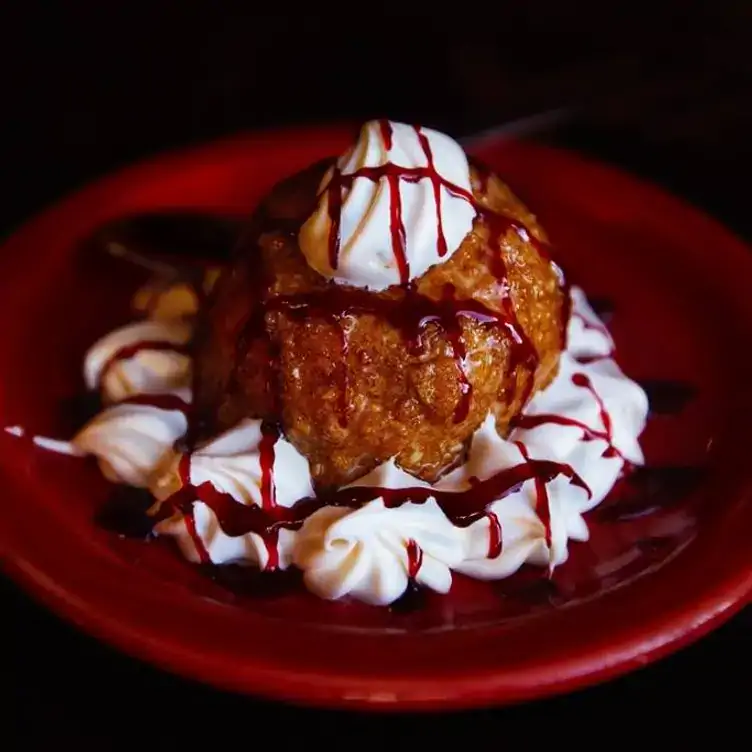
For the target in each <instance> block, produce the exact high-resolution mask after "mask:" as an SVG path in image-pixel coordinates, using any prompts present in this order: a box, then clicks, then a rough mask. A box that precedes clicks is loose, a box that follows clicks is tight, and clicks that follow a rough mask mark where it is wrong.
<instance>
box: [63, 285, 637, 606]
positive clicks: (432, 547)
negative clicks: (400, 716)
mask: <svg viewBox="0 0 752 752" xmlns="http://www.w3.org/2000/svg"><path fill="white" fill-rule="evenodd" d="M153 310H155V311H157V310H159V311H160V314H159V316H157V318H156V319H153V320H152V321H151V323H152V324H156V325H159V326H160V327H163V329H160V330H159V331H160V332H161V333H162V334H163V335H164V336H165V337H166V338H167V341H168V342H171V341H174V342H176V343H177V344H176V347H180V343H181V342H183V341H184V337H185V336H186V330H184V329H182V328H180V327H188V330H189V329H190V327H191V323H190V321H189V320H186V318H185V316H184V315H183V313H184V311H183V312H182V313H181V312H179V311H176V314H175V315H176V318H170V317H169V316H165V315H164V311H165V308H164V307H159V306H157V307H156V308H154V309H153ZM145 323H149V322H141V323H140V324H136V325H133V326H140V327H141V328H140V329H137V330H136V332H131V334H132V335H133V336H130V335H128V336H126V335H125V334H123V332H126V333H127V332H128V328H127V327H126V328H124V329H123V330H118V331H117V332H115V333H113V335H111V336H113V337H115V340H116V341H115V344H114V345H113V344H112V342H113V340H111V339H108V338H107V337H105V338H104V339H103V340H101V341H100V342H99V343H97V344H95V345H94V347H93V348H92V350H91V351H90V353H89V355H88V356H87V361H86V362H87V365H86V371H87V374H88V376H87V379H89V378H90V379H91V381H90V383H98V384H99V388H100V390H101V391H102V392H103V394H104V396H105V397H106V399H107V405H106V407H105V409H104V410H103V411H102V412H101V413H100V414H99V415H97V416H95V417H94V418H93V419H92V421H90V423H89V424H88V425H87V426H85V427H84V429H83V430H82V431H81V432H80V433H79V434H78V435H77V436H76V437H75V438H74V439H73V441H72V446H73V449H74V450H75V451H76V452H77V453H81V454H93V455H95V456H96V457H97V459H98V460H99V463H100V466H101V468H102V471H103V472H104V473H105V475H106V476H107V477H108V478H109V479H111V480H113V481H116V482H121V483H127V484H130V485H133V486H140V487H145V488H148V489H150V491H151V493H152V494H153V496H154V497H155V506H154V508H153V511H154V513H155V514H159V518H158V519H159V522H158V523H157V525H156V526H155V532H156V533H157V534H158V535H163V536H170V537H173V538H175V539H176V541H177V543H178V545H179V547H180V549H181V551H182V552H183V554H184V555H185V556H186V557H187V558H188V559H189V560H191V561H194V562H201V563H214V564H226V563H240V564H246V565H248V566H253V567H257V568H259V569H262V570H268V571H270V570H274V569H285V568H287V567H289V566H291V565H295V566H296V567H298V568H299V569H300V570H302V572H303V575H304V582H305V584H306V586H307V587H308V589H309V590H311V591H312V592H313V593H315V594H316V595H318V596H320V597H322V598H326V599H338V598H343V597H348V596H349V597H352V598H356V599H358V600H361V601H364V602H366V603H369V604H374V605H388V604H390V603H393V602H394V601H395V600H397V599H398V598H399V597H400V596H401V595H402V594H403V593H404V592H405V590H406V588H407V587H408V584H409V582H410V581H414V582H416V583H417V584H419V585H421V586H423V587H426V588H430V589H432V590H434V591H436V592H440V593H445V592H447V591H448V590H449V589H450V587H451V583H452V577H453V573H462V574H464V575H466V576H470V577H474V578H477V579H490V580H493V579H500V578H504V577H508V576H509V575H511V574H514V572H516V571H517V570H518V569H519V568H520V567H521V566H522V565H523V564H526V563H527V564H533V565H539V566H541V567H545V568H547V569H548V570H553V568H555V567H557V566H560V565H561V564H563V563H564V562H565V561H566V560H567V556H568V546H569V542H570V541H585V540H587V538H588V526H587V523H586V520H585V518H584V515H585V514H586V513H587V512H588V511H589V510H590V509H592V508H593V507H594V506H596V505H597V504H599V503H600V502H601V501H602V500H603V499H604V498H605V496H606V495H607V494H608V492H609V491H610V490H611V488H612V487H613V486H614V484H615V483H616V481H617V479H618V478H619V476H620V474H621V472H622V471H623V469H624V466H625V464H626V463H629V464H634V465H639V464H642V462H643V456H642V452H641V450H640V446H639V443H638V437H639V435H640V433H641V432H642V430H643V428H644V426H645V421H646V417H647V411H648V402H647V397H646V395H645V393H644V391H643V390H642V388H641V387H640V386H639V385H637V384H636V383H634V382H633V381H631V380H630V379H629V378H627V377H626V376H625V375H624V374H623V373H622V371H621V370H620V369H619V367H618V365H617V364H616V362H615V361H614V359H613V352H614V343H613V341H612V340H611V337H610V335H609V333H608V331H607V329H606V327H605V326H604V325H603V323H602V322H601V321H600V320H599V319H598V317H597V315H596V314H595V312H594V311H593V310H592V308H591V307H590V306H589V304H588V302H587V299H586V298H585V296H584V294H583V293H582V291H581V290H579V289H576V288H575V289H573V290H572V316H571V320H570V322H569V326H568V331H567V334H568V343H567V348H566V349H565V351H564V352H563V353H562V355H561V360H560V368H559V373H558V375H557V377H556V378H555V379H554V381H553V382H552V383H551V384H550V385H549V386H548V387H547V388H546V389H545V390H543V391H541V392H539V393H537V394H536V395H535V396H534V397H533V399H532V400H531V401H530V403H529V404H528V406H527V407H526V408H525V412H524V414H522V415H521V416H518V418H517V420H516V422H515V426H514V428H513V430H512V431H511V433H510V434H509V435H508V436H507V437H506V438H502V437H501V436H500V435H499V433H498V431H497V430H496V425H495V420H494V418H493V416H492V415H489V416H488V417H487V418H486V420H485V421H484V423H483V424H482V425H481V427H480V428H479V429H478V431H476V433H475V434H474V436H473V438H472V441H471V444H470V447H469V451H468V457H467V460H466V462H465V463H464V464H463V465H461V466H460V467H458V468H456V469H455V470H453V471H452V472H450V473H449V474H447V475H446V476H444V477H443V478H442V479H441V480H440V481H438V482H437V483H436V484H434V485H433V486H431V485H429V484H427V483H425V482H423V481H421V480H419V479H417V478H415V477H413V476H411V475H409V474H407V473H406V472H405V471H404V470H402V469H401V468H399V467H398V466H397V465H396V464H395V462H394V461H393V460H391V461H389V462H386V463H383V464H382V465H380V466H378V467H377V468H375V469H374V470H373V471H372V472H370V473H368V474H367V475H365V476H364V477H362V478H359V479H358V480H356V481H355V482H354V483H352V484H351V485H350V486H348V487H346V488H345V489H344V491H345V495H344V497H340V499H341V500H342V499H346V498H347V495H348V494H349V493H351V492H353V489H360V492H358V493H355V497H358V498H361V499H362V502H360V503H356V504H352V503H347V502H345V503H336V500H332V499H327V497H324V498H323V499H321V500H318V499H316V498H315V496H314V489H313V486H312V481H311V476H310V470H309V466H308V461H307V460H306V459H305V457H303V456H302V455H301V454H300V453H299V452H298V451H297V450H296V449H295V447H293V446H292V445H291V444H290V443H289V442H287V441H286V440H285V439H284V437H282V436H280V435H279V434H278V433H277V432H276V430H274V429H273V428H269V427H266V426H264V425H263V424H262V423H261V422H260V421H258V420H245V421H242V422H241V423H240V424H238V425H237V426H235V427H234V428H233V429H231V430H230V431H228V432H226V433H224V434H222V435H221V436H219V437H217V438H216V439H214V440H212V441H209V442H207V443H205V444H204V445H202V446H199V447H198V448H197V449H195V450H194V451H193V452H192V453H191V454H190V455H186V454H183V453H181V452H180V451H179V450H178V449H177V448H176V446H175V442H176V441H177V440H178V439H179V438H180V437H182V436H183V434H184V432H185V430H186V429H187V418H186V411H187V409H188V404H189V402H190V398H191V397H190V387H189V383H188V382H187V381H180V386H179V387H178V388H177V389H176V388H175V384H174V381H173V378H172V375H170V374H172V370H171V369H172V366H171V365H170V364H168V363H167V362H165V363H162V364H161V365H159V366H158V365H155V364H153V363H151V364H149V366H148V367H145V365H144V363H142V362H141V361H138V360H136V361H133V350H132V346H131V349H129V346H128V345H127V343H128V342H131V341H132V340H133V338H134V337H136V333H138V335H139V336H141V335H143V333H144V331H146V330H145V329H144V328H143V327H144V326H145ZM149 331H151V330H149ZM155 332H156V330H155ZM189 333H190V332H189V331H188V334H189ZM139 341H142V342H143V340H139ZM122 343H126V345H125V348H123V347H121V345H122ZM147 345H148V341H147ZM102 348H104V350H106V352H100V351H101V349H102ZM113 349H114V350H115V351H116V352H120V354H121V356H122V361H123V362H122V363H121V362H119V361H118V360H117V358H115V360H114V361H113V357H115V356H113V355H112V354H111V351H112V350H113ZM104 361H107V362H108V363H109V365H108V368H109V369H111V370H112V369H114V368H116V367H119V368H125V369H130V370H128V371H127V374H128V375H127V378H122V379H119V380H118V382H117V383H118V384H121V385H122V384H127V388H119V389H115V388H114V387H113V386H112V385H111V384H109V383H108V381H107V379H106V378H104V379H103V378H102V368H101V367H100V366H98V365H97V364H99V363H101V362H104ZM134 369H136V370H134ZM112 372H113V373H117V372H118V371H112ZM181 406H182V407H181ZM539 461H545V462H548V463H549V464H553V465H555V466H556V467H558V468H564V469H566V471H567V472H559V471H557V472H553V473H550V474H549V475H547V476H546V477H543V478H542V477H541V475H540V474H536V473H535V472H531V473H529V474H527V475H526V474H524V473H523V474H521V475H519V476H515V477H519V478H520V479H521V480H520V482H517V483H511V484H508V485H504V484H501V485H500V486H499V491H498V493H497V492H496V491H494V492H493V494H492V495H491V496H488V498H489V499H490V501H489V503H488V504H487V506H485V507H482V506H481V507H479V508H478V513H476V514H473V515H471V516H470V519H469V520H468V521H463V520H462V519H461V518H460V517H461V515H460V517H457V516H454V517H453V516H452V514H451V512H450V511H449V510H450V507H451V504H452V501H451V500H452V498H458V495H462V494H465V495H466V498H471V497H472V494H474V493H477V490H478V489H480V488H482V487H483V484H484V483H486V484H488V485H486V489H488V488H489V487H494V488H495V486H493V482H494V479H495V478H496V479H498V478H499V477H500V476H501V475H503V474H504V473H505V472H507V471H511V472H513V473H514V472H516V471H517V470H518V469H520V468H524V467H525V466H526V465H529V466H530V467H532V464H530V463H535V462H539ZM479 484H480V485H479ZM364 488H365V489H372V491H368V492H367V493H365V494H364V493H362V491H363V489H364ZM405 489H408V491H404V490H405ZM337 493H340V492H337ZM400 494H401V495H400ZM217 498H220V499H221V503H220V504H217V503H216V500H217ZM484 498H486V497H484ZM177 499H179V501H177ZM395 499H397V501H395ZM303 500H306V501H305V502H303ZM447 500H449V501H447ZM299 502H302V507H298V503H299ZM447 504H448V506H447ZM249 507H258V508H259V512H260V513H263V514H265V515H268V519H270V520H278V521H279V523H278V524H277V523H275V524H272V525H266V526H264V525H262V526H261V527H254V529H250V527H252V526H250V527H244V523H243V519H244V518H246V517H247V515H246V512H248V511H249V509H248V508H249ZM299 508H304V511H303V512H301V513H300V514H298V512H297V511H296V510H297V509H299ZM280 510H281V511H280Z"/></svg>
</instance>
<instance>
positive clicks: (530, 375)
mask: <svg viewBox="0 0 752 752" xmlns="http://www.w3.org/2000/svg"><path fill="white" fill-rule="evenodd" d="M330 165H331V161H328V162H326V163H320V164H317V165H314V166H313V167H311V168H309V169H308V170H305V171H304V172H302V173H299V174H297V175H295V176H293V177H292V178H289V179H288V180H286V181H284V182H282V183H281V184H279V185H278V186H277V187H276V188H275V189H274V190H273V191H272V192H271V194H270V195H269V196H268V197H267V199H266V200H265V201H264V202H263V204H262V205H261V207H260V208H259V209H258V211H257V212H256V214H255V215H254V217H253V219H252V221H251V222H250V224H249V227H248V228H247V231H246V233H245V235H244V238H243V239H242V241H241V242H240V243H239V245H238V247H237V249H236V253H235V258H234V262H233V265H232V266H231V267H230V268H228V269H227V270H226V272H225V273H224V274H223V276H221V277H220V279H219V281H218V283H217V286H216V287H215V289H214V291H213V294H212V296H211V298H210V300H209V301H208V302H207V304H206V305H205V307H204V309H203V310H202V313H201V318H200V322H199V328H198V333H197V339H196V343H195V344H196V368H195V374H196V377H195V378H196V381H195V387H194V389H195V397H194V401H195V414H194V421H195V426H194V430H195V438H196V439H198V440H200V439H202V438H208V437H210V436H213V435H216V433H217V432H219V431H222V430H225V429H228V428H230V427H232V426H233V425H235V424H236V423H237V422H238V421H240V420H242V419H243V418H261V419H264V420H268V421H272V422H275V423H278V424H279V425H280V426H281V428H282V430H283V431H284V434H285V435H286V437H287V439H288V440H289V441H290V442H291V443H292V444H293V445H294V446H295V447H296V448H297V449H298V450H299V451H300V452H301V453H302V454H303V455H305V456H306V457H307V458H308V460H309V462H310V467H311V473H312V475H313V477H314V480H315V482H316V484H317V486H318V487H320V488H321V487H336V486H339V485H343V484H346V483H349V482H351V481H353V480H355V479H357V478H358V477H359V476H362V475H363V474H365V473H367V472H369V471H370V470H372V469H373V468H374V467H376V466H377V465H379V464H380V463H382V462H385V461H387V460H388V459H389V458H391V457H394V458H395V461H396V463H397V464H398V465H399V466H400V467H401V468H402V469H404V470H405V471H406V472H408V473H411V474H412V475H414V476H415V477H416V478H420V479H422V480H424V481H428V482H434V481H436V480H437V479H438V478H439V477H440V476H441V475H442V474H443V473H445V472H446V471H447V470H449V469H451V468H453V467H456V466H457V465H458V464H459V463H460V462H462V460H463V459H464V457H465V454H466V450H467V446H468V444H469V441H470V439H471V437H472V435H473V433H474V432H475V430H476V429H477V428H478V427H479V426H480V424H481V423H482V422H483V420H484V419H485V417H486V416H487V415H488V413H489V411H492V412H493V413H494V415H495V416H496V421H497V427H498V430H499V432H500V433H501V434H502V435H504V434H505V433H506V432H507V431H508V430H509V425H510V421H511V420H512V419H513V418H514V417H515V416H516V415H517V414H518V413H519V412H520V410H521V409H522V407H523V406H524V404H525V403H526V402H527V401H528V400H529V399H530V398H531V397H532V395H533V394H535V392H537V391H538V390H540V389H542V388H543V387H545V386H546V385H547V384H548V383H549V382H550V381H551V380H552V379H553V377H554V376H555V374H556V371H557V367H558V360H559V353H560V350H561V345H562V339H563V337H562V331H563V329H564V327H565V325H566V319H567V317H568V306H567V304H566V301H567V300H568V295H567V293H566V292H565V291H564V290H563V289H562V283H561V279H560V273H559V272H558V270H557V268H556V267H555V266H554V265H552V264H551V263H550V261H549V260H548V258H547V257H546V255H545V253H544V252H542V249H543V246H544V245H545V243H546V238H545V235H544V233H543V230H542V229H541V228H540V227H539V226H538V223H537V221H536V219H535V217H534V216H533V215H532V214H531V213H530V212H529V211H528V210H527V209H526V208H525V207H524V206H523V205H522V204H521V203H520V202H519V201H518V200H517V199H516V198H515V197H514V195H513V194H512V193H511V191H510V190H509V188H507V186H506V185H505V184H504V183H502V182H501V180H500V179H499V178H497V177H496V176H494V175H493V174H490V173H487V172H486V171H485V170H483V169H481V168H479V167H478V166H476V165H474V166H472V167H471V182H472V188H473V196H474V198H475V200H476V202H477V204H478V206H479V212H478V216H477V217H476V219H475V221H474V225H473V229H472V231H471V232H470V233H468V234H467V236H466V237H465V239H464V241H463V242H462V244H461V246H460V247H459V248H458V249H457V251H456V252H455V253H454V254H453V255H452V256H451V257H450V258H449V259H448V260H447V261H446V262H444V263H441V264H438V265H436V266H434V267H432V268H430V269H429V270H428V271H427V272H426V273H425V274H424V275H423V276H422V277H419V278H418V279H417V280H415V281H414V282H413V283H412V285H411V286H409V287H407V288H404V287H399V286H394V287H390V288H388V289H386V290H384V291H383V292H369V291H366V290H363V289H358V288H352V287H347V286H345V285H341V284H335V283H333V282H331V281H329V280H327V279H326V278H324V277H322V276H321V275H320V274H318V273H317V272H316V271H314V270H313V269H311V268H310V266H309V265H308V264H307V262H306V259H305V257H304V256H303V254H302V252H301V250H300V248H299V245H298V240H297V230H298V228H299V227H300V225H301V224H302V223H303V222H304V221H305V219H306V218H307V217H308V216H309V215H310V213H311V210H312V208H313V206H314V205H315V200H316V190H317V187H318V185H319V183H320V181H321V178H322V176H323V175H324V173H325V171H326V169H327V168H328V167H329V166H330Z"/></svg>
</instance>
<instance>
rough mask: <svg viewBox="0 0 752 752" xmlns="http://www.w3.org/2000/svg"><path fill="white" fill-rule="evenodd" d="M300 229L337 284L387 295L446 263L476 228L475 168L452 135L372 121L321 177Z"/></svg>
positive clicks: (309, 253) (303, 243)
mask: <svg viewBox="0 0 752 752" xmlns="http://www.w3.org/2000/svg"><path fill="white" fill-rule="evenodd" d="M319 193H320V197H319V203H318V206H317V207H316V210H315V211H314V213H313V214H312V215H311V216H310V217H309V218H308V220H307V221H306V222H305V224H304V225H303V227H302V228H301V230H300V234H299V238H298V239H299V242H300V248H301V250H302V251H303V254H304V255H305V257H306V259H307V260H308V263H309V265H310V266H311V267H312V268H313V269H315V270H316V271H317V272H319V274H322V275H323V276H325V277H328V278H330V279H333V280H334V281H335V282H339V283H343V284H348V285H352V286H355V287H364V288H368V289H371V290H383V289H385V288H387V287H389V286H391V285H397V284H406V283H407V282H409V281H410V280H412V279H415V278H417V277H419V276H421V275H422V274H423V273H424V272H426V271H427V270H428V269H429V268H430V267H432V266H433V265H434V264H438V263H441V262H442V261H446V260H447V259H448V258H450V256H451V255H452V254H453V253H454V252H455V251H456V250H457V248H459V246H460V244H461V243H462V241H463V239H464V237H465V236H466V235H467V233H468V232H470V230H471V229H472V226H473V219H474V218H475V215H476V210H475V208H474V206H473V204H472V201H471V196H472V189H471V186H470V169H469V166H468V161H467V157H466V155H465V152H464V151H463V150H462V147H461V146H460V145H459V144H458V143H457V142H456V141H454V140H452V139H451V138H449V136H446V135H444V134H443V133H439V132H438V131H434V130H431V129H429V128H422V127H419V126H412V125H405V124H403V123H394V122H390V121H387V120H372V121H370V122H368V123H366V124H365V125H364V126H363V127H362V129H361V131H360V136H359V137H358V140H357V142H356V143H355V144H354V145H353V146H352V147H351V148H350V149H349V150H348V151H347V152H346V153H345V154H343V155H342V156H341V157H340V158H339V159H338V160H337V163H336V165H335V166H334V167H333V168H332V169H330V170H329V171H328V172H327V174H326V175H325V176H324V179H323V181H322V183H321V185H320V186H319Z"/></svg>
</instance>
